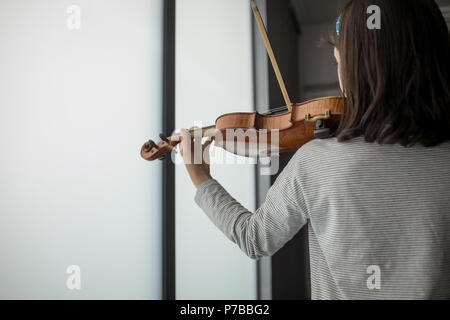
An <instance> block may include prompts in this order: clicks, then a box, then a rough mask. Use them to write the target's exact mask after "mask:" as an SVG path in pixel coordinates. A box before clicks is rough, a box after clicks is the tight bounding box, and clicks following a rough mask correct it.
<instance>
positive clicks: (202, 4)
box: [176, 0, 256, 299]
mask: <svg viewBox="0 0 450 320" xmlns="http://www.w3.org/2000/svg"><path fill="white" fill-rule="evenodd" d="M176 10H177V16H176V23H177V26H176V36H177V40H176V41H177V43H176V48H177V49H176V59H177V64H176V72H177V74H176V75H177V82H176V90H177V94H176V126H177V127H184V128H189V127H191V126H193V125H194V121H202V122H203V124H204V125H205V126H206V125H210V124H214V123H215V120H216V118H217V117H218V116H219V115H221V114H224V113H228V112H235V111H252V110H254V109H253V108H254V106H253V84H252V47H251V44H252V38H251V19H252V17H251V9H250V3H249V1H245V0H227V1H223V0H179V1H177V7H176ZM215 152H217V154H216V156H217V157H218V158H220V157H221V156H222V155H223V153H221V152H220V150H218V149H215ZM254 171H255V169H254V166H253V165H250V164H247V165H236V164H235V165H217V164H216V165H212V175H213V176H214V177H215V178H216V179H218V180H219V181H220V182H221V183H222V184H223V185H224V186H225V187H226V188H227V190H228V191H230V193H231V194H232V195H233V196H235V197H237V199H238V200H239V201H241V202H242V204H243V205H245V206H246V207H247V208H249V209H250V210H254V209H255V208H254V207H255V185H254V184H255V177H254ZM194 194H195V189H194V187H193V185H192V183H191V182H190V180H189V178H188V175H187V173H186V170H185V168H184V167H183V166H182V165H180V166H178V167H177V169H176V297H177V299H254V298H256V264H255V262H254V261H252V260H250V259H249V258H247V257H246V256H245V255H244V253H242V252H241V251H240V249H239V248H238V247H237V246H236V245H235V244H233V243H232V242H230V241H229V240H228V239H227V238H226V237H225V236H224V235H223V234H222V233H221V232H220V231H219V230H218V229H217V228H216V227H215V226H214V225H213V223H212V222H211V221H210V220H209V218H208V217H207V216H206V215H205V214H204V213H203V212H202V211H201V210H200V209H199V208H198V207H197V205H196V204H195V202H194Z"/></svg>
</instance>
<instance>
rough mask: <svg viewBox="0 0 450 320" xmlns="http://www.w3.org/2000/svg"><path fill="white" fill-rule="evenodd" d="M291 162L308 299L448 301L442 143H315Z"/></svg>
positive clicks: (448, 217)
mask: <svg viewBox="0 0 450 320" xmlns="http://www.w3.org/2000/svg"><path fill="white" fill-rule="evenodd" d="M296 158H298V161H297V164H298V165H297V166H291V168H292V169H293V170H296V172H292V173H291V174H294V175H298V176H300V180H299V181H301V186H302V192H303V196H304V198H305V203H306V208H307V210H308V212H307V213H306V215H307V217H308V219H309V222H310V223H309V245H310V255H311V286H312V295H313V298H315V299H372V298H373V299H375V298H377V299H379V298H382V299H399V298H403V299H408V298H417V299H436V298H447V299H448V298H450V272H449V271H448V270H450V209H449V208H450V196H449V195H450V161H449V160H450V142H445V143H443V144H441V145H439V146H437V147H433V148H425V147H422V146H414V147H412V148H405V147H402V146H400V145H378V144H372V143H365V142H364V139H363V138H357V139H354V140H352V141H350V142H346V143H338V142H337V141H336V139H331V140H316V141H313V142H311V143H310V144H308V145H306V146H305V147H304V148H303V149H301V150H300V151H299V152H298V154H297V155H296Z"/></svg>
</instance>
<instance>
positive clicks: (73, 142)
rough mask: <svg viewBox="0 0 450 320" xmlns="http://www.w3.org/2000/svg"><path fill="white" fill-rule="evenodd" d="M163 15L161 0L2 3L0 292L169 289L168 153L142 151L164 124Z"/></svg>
mask: <svg viewBox="0 0 450 320" xmlns="http://www.w3.org/2000/svg"><path fill="white" fill-rule="evenodd" d="M72 4H74V5H77V6H79V7H80V8H81V14H82V15H81V18H82V19H81V30H78V31H69V30H68V28H67V26H66V19H67V17H68V15H67V13H66V9H67V7H68V6H69V5H72ZM161 19H162V0H96V1H91V0H70V1H66V0H32V1H31V0H2V1H1V2H0V39H1V41H0V70H1V72H0V148H1V156H0V177H1V180H0V298H1V299H16V298H21V299H31V298H39V299H48V298H56V299H79V298H82V299H91V298H100V299H107V298H137V299H141V298H142V299H144V298H160V292H161V267H160V265H161V249H160V247H161V243H160V238H161V230H160V226H161V205H160V199H161V198H160V189H159V188H160V181H161V176H160V164H158V163H151V164H150V163H147V162H145V161H144V160H142V159H140V155H139V150H140V147H141V145H142V143H143V142H144V141H145V139H148V138H150V137H152V136H153V135H155V134H157V133H158V132H160V127H161V123H160V118H161V110H160V108H161V72H162V71H161V64H162V63H161V62H162V52H161V50H162V47H161V43H162V30H161V28H162V20H161ZM69 265H79V266H80V267H81V290H79V291H77V290H73V291H71V290H68V289H67V288H66V279H67V277H68V275H67V274H66V268H67V266H69Z"/></svg>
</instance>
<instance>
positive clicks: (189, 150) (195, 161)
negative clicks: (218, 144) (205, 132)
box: [180, 129, 212, 188]
mask: <svg viewBox="0 0 450 320" xmlns="http://www.w3.org/2000/svg"><path fill="white" fill-rule="evenodd" d="M181 136H182V138H181V143H180V152H181V156H182V157H183V161H184V164H185V166H186V169H187V171H188V173H189V176H190V178H191V180H192V182H193V183H194V185H195V187H196V188H198V187H199V186H200V185H201V184H202V183H203V182H206V181H208V180H211V179H212V177H211V174H210V165H209V159H210V158H209V148H210V146H211V142H212V140H211V138H208V140H207V141H206V142H205V143H204V144H202V138H196V139H194V138H193V137H192V136H191V134H190V133H189V131H187V130H185V129H181ZM195 151H197V154H196V152H195Z"/></svg>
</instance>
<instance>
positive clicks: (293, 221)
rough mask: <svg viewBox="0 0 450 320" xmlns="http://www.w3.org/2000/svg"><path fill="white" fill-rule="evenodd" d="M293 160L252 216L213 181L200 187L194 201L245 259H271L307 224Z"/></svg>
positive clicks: (295, 162) (294, 159) (295, 165)
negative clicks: (266, 257)
mask: <svg viewBox="0 0 450 320" xmlns="http://www.w3.org/2000/svg"><path fill="white" fill-rule="evenodd" d="M297 161H298V159H297V157H294V158H293V159H292V160H291V162H290V163H289V164H288V166H287V167H286V168H285V169H284V170H283V172H282V173H281V174H280V175H279V176H278V178H277V180H276V181H275V183H274V185H273V186H272V187H271V188H270V190H269V192H268V194H267V197H266V200H265V202H264V203H263V204H262V206H261V207H260V208H259V209H258V210H256V212H255V213H252V212H250V211H248V210H247V209H246V208H244V207H243V206H242V205H241V204H240V203H239V202H238V201H236V200H235V199H234V198H233V197H232V196H231V195H230V194H229V193H228V192H227V191H226V190H225V189H224V188H223V187H222V186H221V185H220V184H219V183H218V182H217V181H216V180H214V179H212V180H208V181H206V182H204V183H203V184H201V185H200V186H199V187H198V189H197V192H196V195H195V201H196V203H197V204H198V205H199V207H200V208H201V209H202V210H203V211H204V212H205V213H206V214H207V215H208V217H209V218H210V219H211V220H212V222H213V223H214V224H215V225H216V226H217V227H218V228H219V229H220V230H221V231H222V232H223V233H224V234H225V235H226V236H227V237H228V239H230V240H231V241H233V242H234V243H236V244H237V245H238V246H239V247H240V248H241V250H242V251H244V252H245V253H246V254H247V256H249V257H250V258H252V259H259V258H260V257H262V256H271V255H273V254H274V253H276V252H277V251H278V250H279V249H281V248H282V247H283V246H284V245H285V244H286V242H288V241H289V240H290V239H292V238H293V237H294V235H295V234H296V233H297V232H298V231H299V230H300V229H301V228H302V227H303V226H304V225H305V224H306V222H307V209H306V204H305V200H304V197H303V192H302V188H301V184H300V181H299V180H300V179H299V178H300V177H299V175H298V173H297V172H296V171H297V169H296V168H298V166H299V164H298V163H297Z"/></svg>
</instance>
